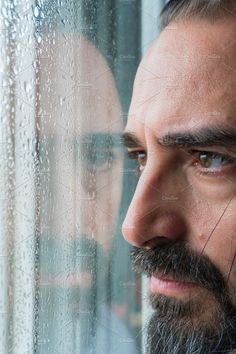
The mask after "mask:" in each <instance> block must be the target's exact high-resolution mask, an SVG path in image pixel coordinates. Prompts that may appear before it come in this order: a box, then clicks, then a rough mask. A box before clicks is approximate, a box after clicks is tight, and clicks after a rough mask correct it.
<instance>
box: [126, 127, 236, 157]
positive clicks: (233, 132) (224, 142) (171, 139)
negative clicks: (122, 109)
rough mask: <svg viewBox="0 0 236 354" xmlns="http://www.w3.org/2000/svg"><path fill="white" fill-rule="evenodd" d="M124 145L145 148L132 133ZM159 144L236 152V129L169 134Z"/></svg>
mask: <svg viewBox="0 0 236 354" xmlns="http://www.w3.org/2000/svg"><path fill="white" fill-rule="evenodd" d="M122 143H123V145H124V146H126V147H127V148H135V147H142V146H143V144H142V143H141V142H140V140H139V139H138V138H137V137H136V136H135V134H134V133H132V132H125V133H124V134H123V135H122ZM157 143H158V144H159V145H161V146H163V147H166V148H182V149H190V148H204V147H210V146H218V147H225V148H228V149H232V150H233V151H234V152H236V128H232V129H229V128H223V127H212V128H210V127H204V128H201V129H197V130H195V131H192V132H189V131H185V132H175V133H168V134H166V135H164V136H163V137H160V138H158V139H157Z"/></svg>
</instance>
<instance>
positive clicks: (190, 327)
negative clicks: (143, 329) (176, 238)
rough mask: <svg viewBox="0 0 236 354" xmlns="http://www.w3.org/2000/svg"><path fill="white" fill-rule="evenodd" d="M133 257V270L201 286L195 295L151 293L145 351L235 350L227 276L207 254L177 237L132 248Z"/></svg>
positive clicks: (235, 318) (234, 314) (235, 312)
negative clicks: (172, 241) (192, 248)
mask: <svg viewBox="0 0 236 354" xmlns="http://www.w3.org/2000/svg"><path fill="white" fill-rule="evenodd" d="M131 258H132V263H133V268H134V270H135V271H136V272H139V273H141V272H142V273H144V274H146V275H147V276H148V277H151V276H152V275H154V276H155V277H158V278H170V277H171V279H173V280H175V281H179V282H190V283H193V284H194V285H196V286H197V287H198V289H199V292H196V296H192V297H189V298H187V299H184V300H183V299H177V298H174V297H169V296H165V295H161V294H151V295H150V303H151V305H152V307H153V309H154V313H153V315H152V317H151V319H150V321H149V324H148V326H147V343H146V348H147V354H183V353H184V354H210V353H232V352H233V350H234V349H236V308H235V306H234V303H233V299H231V297H230V291H229V289H228V285H227V281H225V279H224V277H223V276H222V274H221V273H220V271H219V270H218V269H217V268H216V267H215V266H214V265H213V264H212V262H211V261H210V260H209V258H208V257H207V256H205V255H202V254H198V253H197V252H195V251H193V250H191V249H190V248H188V247H187V245H186V244H185V243H183V242H176V243H172V244H165V245H159V246H156V247H155V248H153V249H149V250H145V249H140V248H136V247H134V248H133V250H132V253H131ZM199 294H201V295H202V296H199Z"/></svg>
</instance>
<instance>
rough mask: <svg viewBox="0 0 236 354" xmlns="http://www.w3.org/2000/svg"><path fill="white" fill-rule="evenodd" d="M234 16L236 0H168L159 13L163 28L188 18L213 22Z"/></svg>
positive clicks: (235, 14) (235, 13)
mask: <svg viewBox="0 0 236 354" xmlns="http://www.w3.org/2000/svg"><path fill="white" fill-rule="evenodd" d="M233 16H236V0H170V1H168V2H167V4H166V5H165V6H164V8H163V10H162V12H161V15H160V27H161V30H163V29H164V28H165V27H166V26H167V25H169V23H171V22H173V21H178V20H188V19H190V18H196V19H205V20H207V21H210V22H215V21H217V20H219V19H224V18H227V17H233Z"/></svg>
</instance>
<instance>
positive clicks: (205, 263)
mask: <svg viewBox="0 0 236 354" xmlns="http://www.w3.org/2000/svg"><path fill="white" fill-rule="evenodd" d="M131 261H132V265H133V269H134V271H135V272H137V273H144V274H146V275H147V276H148V277H151V276H152V275H154V276H156V277H159V278H170V279H173V280H175V281H182V282H191V283H194V284H196V285H199V286H201V287H204V288H206V289H207V290H209V291H211V292H213V293H214V294H215V295H216V296H217V295H218V296H220V298H221V301H222V300H223V299H224V301H226V294H228V288H227V283H226V281H225V279H224V277H223V276H222V274H221V272H220V271H219V270H218V269H217V268H216V266H215V265H214V264H212V262H211V261H210V259H209V258H208V257H207V256H206V255H203V254H199V253H198V252H196V251H194V250H192V249H190V248H189V247H188V246H187V244H186V243H184V242H175V243H169V244H165V245H157V246H155V247H154V248H152V249H144V248H137V247H133V248H132V250H131ZM222 295H223V296H222Z"/></svg>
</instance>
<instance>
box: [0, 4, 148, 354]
mask: <svg viewBox="0 0 236 354" xmlns="http://www.w3.org/2000/svg"><path fill="white" fill-rule="evenodd" d="M0 21H1V31H0V41H1V61H0V79H1V89H0V92H1V93H0V94H1V102H2V105H1V119H2V120H1V125H0V129H1V144H0V149H1V154H0V156H1V157H0V161H1V167H2V168H1V199H0V202H1V204H2V205H1V206H2V208H1V210H2V211H1V223H0V225H1V226H0V227H1V235H2V237H1V238H0V248H1V254H0V269H1V275H0V280H1V284H2V286H1V289H2V290H1V292H0V316H1V321H0V352H1V353H6V352H9V353H10V352H12V353H17V354H18V353H20V354H22V353H42V354H43V353H57V354H58V353H68V354H69V353H83V354H86V353H98V354H100V353H124V354H125V353H127V354H136V353H140V352H141V347H142V338H141V327H142V316H141V310H140V308H141V302H142V296H141V279H140V278H139V277H138V276H137V275H135V274H134V273H133V271H132V269H131V264H130V259H129V258H130V257H129V252H130V249H129V246H128V244H127V243H126V242H125V241H124V240H123V237H122V236H121V231H120V229H121V222H122V220H123V218H124V215H125V213H126V210H127V207H128V204H129V201H130V198H131V196H132V194H133V192H134V189H135V185H136V182H137V177H136V172H135V168H134V166H133V165H132V163H131V162H128V161H127V160H126V157H125V154H124V151H123V148H122V147H121V141H120V134H121V132H122V130H123V127H124V125H125V122H126V119H127V114H128V107H129V103H130V98H131V93H132V86H133V80H134V75H135V72H136V69H137V65H138V63H139V61H140V57H141V51H142V36H141V28H142V3H141V1H132V0H131V1H126V0H119V1H118V0H114V1H99V0H94V1H90V0H83V1H82V0H81V1H67V0H60V1H46V0H44V1H43V0H37V1H31V0H27V1H24V2H23V0H19V1H17V2H15V1H10V0H9V1H8V0H7V1H5V2H4V4H2V5H1V15H0Z"/></svg>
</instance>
